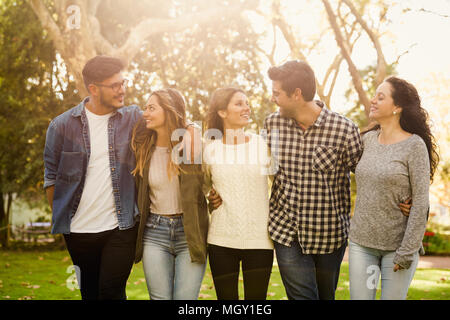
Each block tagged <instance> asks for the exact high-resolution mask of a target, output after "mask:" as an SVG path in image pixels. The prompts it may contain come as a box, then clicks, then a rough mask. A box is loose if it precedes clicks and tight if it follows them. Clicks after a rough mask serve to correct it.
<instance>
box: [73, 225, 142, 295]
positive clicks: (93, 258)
mask: <svg viewBox="0 0 450 320" xmlns="http://www.w3.org/2000/svg"><path fill="white" fill-rule="evenodd" d="M137 230H138V226H137V224H136V225H135V226H134V227H133V228H130V229H126V230H119V228H116V229H113V230H108V231H104V232H99V233H70V234H68V235H64V238H65V240H66V245H67V250H68V251H69V254H70V257H71V258H72V262H73V264H74V265H75V266H78V268H79V269H80V272H81V277H80V278H81V279H80V282H81V283H80V291H81V297H82V299H83V300H126V298H127V297H126V293H125V287H126V284H127V280H128V277H129V275H130V272H131V268H132V267H133V262H134V256H135V251H136V237H137Z"/></svg>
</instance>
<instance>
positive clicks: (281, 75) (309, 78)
mask: <svg viewBox="0 0 450 320" xmlns="http://www.w3.org/2000/svg"><path fill="white" fill-rule="evenodd" d="M268 74H269V78H270V80H272V81H280V82H281V88H282V89H283V90H284V91H286V93H287V95H288V96H291V95H292V94H293V93H294V91H295V89H296V88H300V90H302V96H303V99H305V101H312V100H313V99H314V96H315V94H316V77H315V76H314V71H313V69H311V67H310V66H309V64H307V63H306V62H304V61H299V60H293V61H288V62H285V63H284V64H282V65H281V66H279V67H271V68H270V69H269V71H268Z"/></svg>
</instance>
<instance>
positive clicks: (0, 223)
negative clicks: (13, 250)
mask: <svg viewBox="0 0 450 320" xmlns="http://www.w3.org/2000/svg"><path fill="white" fill-rule="evenodd" d="M5 196H8V201H7V208H5ZM11 200H12V199H11V195H10V194H9V193H8V194H4V193H2V194H1V196H0V245H1V247H2V248H8V246H9V241H8V240H9V212H10V209H11Z"/></svg>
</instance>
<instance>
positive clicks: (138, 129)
mask: <svg viewBox="0 0 450 320" xmlns="http://www.w3.org/2000/svg"><path fill="white" fill-rule="evenodd" d="M153 95H154V96H156V98H157V99H158V104H159V105H160V106H161V107H162V108H163V110H164V115H165V122H164V124H165V127H166V130H167V133H168V136H169V137H171V136H172V132H173V131H175V130H176V129H178V128H185V127H186V103H185V101H184V98H183V96H182V95H181V93H180V92H179V91H178V90H175V89H172V88H168V89H161V90H156V91H153V92H152V93H151V95H150V97H151V96H153ZM150 97H149V99H150ZM156 139H157V133H156V131H154V130H151V129H148V128H147V127H146V122H145V120H144V119H143V118H141V119H140V120H139V121H138V122H137V123H136V125H135V126H134V128H133V134H132V137H131V149H132V150H133V152H134V154H135V156H136V168H135V169H134V170H133V171H132V172H131V173H132V174H133V175H136V174H139V175H140V176H141V177H143V172H144V167H145V165H146V164H147V163H149V161H150V156H151V154H152V152H153V148H154V145H155V143H156ZM174 145H175V143H174V142H173V141H172V140H170V141H169V152H170V154H172V150H173V147H174ZM179 172H180V167H179V165H177V164H175V163H173V161H172V158H171V157H170V160H169V162H168V164H167V173H168V175H169V179H170V178H171V177H172V175H178V174H179Z"/></svg>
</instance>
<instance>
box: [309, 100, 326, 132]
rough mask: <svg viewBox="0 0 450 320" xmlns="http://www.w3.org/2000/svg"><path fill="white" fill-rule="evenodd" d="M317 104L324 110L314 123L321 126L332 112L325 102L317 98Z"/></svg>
mask: <svg viewBox="0 0 450 320" xmlns="http://www.w3.org/2000/svg"><path fill="white" fill-rule="evenodd" d="M316 104H317V105H318V106H319V107H321V108H322V110H321V111H320V113H319V116H318V117H317V119H316V121H315V122H314V123H313V126H314V127H320V126H322V125H323V124H324V123H325V120H326V118H327V117H328V115H329V114H330V110H328V108H327V106H326V105H325V103H323V102H322V101H320V100H316Z"/></svg>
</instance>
